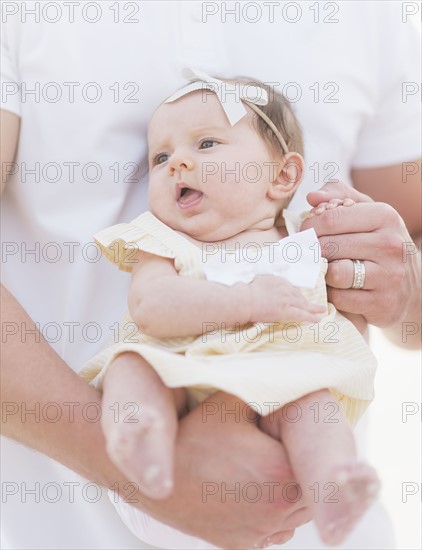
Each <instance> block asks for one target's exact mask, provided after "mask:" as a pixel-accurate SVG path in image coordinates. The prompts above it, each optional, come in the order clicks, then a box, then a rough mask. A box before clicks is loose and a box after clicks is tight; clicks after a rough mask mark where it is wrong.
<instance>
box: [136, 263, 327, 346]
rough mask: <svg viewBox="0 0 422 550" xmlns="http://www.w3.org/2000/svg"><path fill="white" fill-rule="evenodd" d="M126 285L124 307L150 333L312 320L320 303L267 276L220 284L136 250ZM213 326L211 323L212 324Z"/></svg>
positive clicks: (184, 332) (317, 315) (182, 333)
mask: <svg viewBox="0 0 422 550" xmlns="http://www.w3.org/2000/svg"><path fill="white" fill-rule="evenodd" d="M137 259H138V260H139V261H138V262H137V263H135V264H134V265H135V268H134V269H133V276H132V282H131V286H130V290H129V311H130V314H131V316H132V319H133V320H134V321H135V323H136V324H137V325H138V327H139V330H141V331H142V332H143V333H145V334H147V335H149V336H154V337H159V338H162V337H167V338H170V337H174V336H191V335H196V334H201V333H203V332H204V327H206V325H207V324H213V323H216V324H217V325H218V326H219V327H221V326H222V324H223V323H224V326H225V328H231V327H235V326H236V324H239V325H245V324H247V323H250V322H259V321H261V322H277V321H280V320H285V321H308V322H316V321H318V320H319V319H320V315H321V314H322V313H323V312H324V311H325V308H324V307H321V306H318V305H315V304H311V303H309V302H308V301H307V300H306V299H305V298H304V296H303V295H302V294H301V292H300V291H299V290H298V289H297V288H296V287H294V286H293V285H291V284H290V283H288V282H287V281H285V280H284V279H282V278H281V277H276V276H272V275H268V276H262V277H257V278H256V279H255V280H254V281H252V283H250V284H249V285H247V284H245V283H237V284H235V285H233V286H225V285H222V284H220V283H215V282H212V281H207V280H202V279H195V278H193V277H184V276H178V273H177V271H176V269H175V267H174V264H173V261H172V260H170V259H166V258H161V257H158V256H155V255H152V254H148V253H146V252H139V253H138V256H137ZM214 327H215V325H214Z"/></svg>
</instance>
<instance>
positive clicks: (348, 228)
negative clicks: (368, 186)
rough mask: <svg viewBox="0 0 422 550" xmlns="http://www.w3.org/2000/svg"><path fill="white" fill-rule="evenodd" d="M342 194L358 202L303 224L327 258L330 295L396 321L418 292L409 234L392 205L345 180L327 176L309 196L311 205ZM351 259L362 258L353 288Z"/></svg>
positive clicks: (348, 306) (372, 317) (353, 309)
mask: <svg viewBox="0 0 422 550" xmlns="http://www.w3.org/2000/svg"><path fill="white" fill-rule="evenodd" d="M345 198H351V199H353V200H354V201H356V204H354V205H353V206H349V207H338V208H332V209H325V210H324V212H323V213H321V214H320V215H318V214H317V215H315V216H313V217H311V218H309V219H307V220H305V222H304V223H303V224H302V227H301V229H308V228H310V227H313V228H314V229H315V231H316V233H317V235H318V237H319V240H320V243H321V251H322V254H323V256H325V257H326V258H327V259H328V261H329V265H328V273H327V278H326V280H327V285H328V299H329V301H330V302H332V303H333V304H334V305H335V306H336V308H337V309H339V310H341V311H345V312H348V313H352V314H359V313H360V314H362V315H364V317H365V318H366V319H367V321H368V322H369V323H371V324H373V325H376V326H378V327H382V328H386V327H392V326H394V325H398V324H399V323H401V322H402V321H403V319H405V318H406V316H408V314H409V312H410V311H411V310H412V307H413V308H414V304H415V303H417V299H418V298H417V297H418V295H419V292H420V282H419V274H420V266H419V265H418V256H417V255H416V254H415V253H414V245H413V242H412V239H411V237H410V235H409V232H408V231H407V229H406V226H405V224H404V222H403V220H402V218H401V217H400V216H399V214H398V213H397V211H396V210H394V208H392V207H391V206H389V205H388V204H385V203H381V202H374V201H372V199H371V198H370V197H368V195H364V194H363V193H360V192H359V191H356V190H355V189H353V188H351V187H349V186H346V185H344V184H341V183H339V182H329V183H327V184H325V185H324V186H323V187H322V189H320V190H319V191H315V192H312V193H309V194H308V196H307V199H308V202H309V203H310V204H311V206H313V207H317V206H318V205H321V204H324V203H325V204H326V203H327V202H329V201H330V200H332V199H345ZM351 260H360V261H363V262H364V266H365V271H366V277H365V282H364V286H363V289H359V290H356V289H352V288H351V286H352V284H353V278H354V264H353V262H352V261H351ZM386 306H387V307H386Z"/></svg>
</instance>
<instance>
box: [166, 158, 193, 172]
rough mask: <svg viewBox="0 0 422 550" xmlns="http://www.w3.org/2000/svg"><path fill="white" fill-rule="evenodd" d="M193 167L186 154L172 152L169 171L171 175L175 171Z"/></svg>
mask: <svg viewBox="0 0 422 550" xmlns="http://www.w3.org/2000/svg"><path fill="white" fill-rule="evenodd" d="M193 167H194V164H193V161H192V159H191V158H190V157H189V156H188V155H187V154H183V153H174V154H173V155H172V156H171V157H170V161H169V172H170V174H171V175H173V174H174V172H175V171H180V170H192V169H193Z"/></svg>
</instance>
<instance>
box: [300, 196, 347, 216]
mask: <svg viewBox="0 0 422 550" xmlns="http://www.w3.org/2000/svg"><path fill="white" fill-rule="evenodd" d="M354 204H356V203H355V201H354V200H353V199H331V200H330V201H329V202H321V203H320V204H318V206H315V207H314V208H312V209H311V210H310V211H309V212H308V214H307V215H306V217H307V218H313V217H314V216H319V215H321V214H323V213H324V212H325V211H326V210H332V209H333V208H337V207H338V206H353V205H354Z"/></svg>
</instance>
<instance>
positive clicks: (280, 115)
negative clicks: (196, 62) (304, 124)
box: [216, 76, 304, 157]
mask: <svg viewBox="0 0 422 550" xmlns="http://www.w3.org/2000/svg"><path fill="white" fill-rule="evenodd" d="M216 78H218V79H219V80H222V81H223V82H227V84H235V83H240V84H249V85H250V86H258V87H259V88H263V89H264V90H265V91H266V92H267V94H268V103H267V105H259V106H258V107H259V109H260V110H261V111H262V112H263V113H264V114H265V115H267V117H268V118H269V119H270V120H271V121H272V122H273V123H274V125H275V127H276V128H277V129H278V130H279V131H280V133H281V135H282V136H283V138H284V140H285V142H286V144H287V147H288V149H289V151H292V152H293V151H294V152H296V153H299V154H300V155H302V156H304V145H303V137H302V130H301V127H300V124H299V122H298V120H297V118H296V116H295V114H294V112H293V109H292V106H291V104H290V102H289V101H288V99H286V98H285V97H284V96H283V95H282V94H281V93H280V92H277V91H276V90H275V89H274V88H273V87H271V86H269V85H268V84H265V83H264V82H261V81H260V80H258V79H256V78H248V77H244V76H240V77H236V78H230V79H225V78H219V77H216ZM252 121H253V124H254V127H255V129H256V131H257V132H258V133H259V135H260V136H261V137H262V138H263V139H264V141H265V142H266V143H267V144H268V145H269V147H271V149H272V151H273V152H274V153H276V154H277V155H278V154H279V155H280V156H281V157H283V156H284V151H283V148H282V146H281V144H280V141H279V139H278V138H277V136H276V135H275V134H274V132H273V130H272V129H271V128H270V126H269V125H268V124H267V123H266V122H265V120H263V119H262V118H261V117H260V116H259V115H258V114H256V113H253V118H252Z"/></svg>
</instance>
